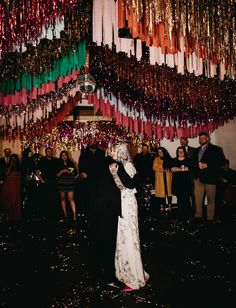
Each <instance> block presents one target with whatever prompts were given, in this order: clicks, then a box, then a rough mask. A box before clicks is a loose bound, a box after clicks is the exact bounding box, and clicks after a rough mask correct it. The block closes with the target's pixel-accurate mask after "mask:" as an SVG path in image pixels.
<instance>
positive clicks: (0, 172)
mask: <svg viewBox="0 0 236 308" xmlns="http://www.w3.org/2000/svg"><path fill="white" fill-rule="evenodd" d="M10 156H11V150H10V149H9V148H6V149H4V157H2V158H0V183H3V182H4V181H5V180H6V172H7V168H8V166H9V163H10Z"/></svg>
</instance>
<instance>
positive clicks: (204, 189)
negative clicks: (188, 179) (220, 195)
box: [193, 132, 225, 221]
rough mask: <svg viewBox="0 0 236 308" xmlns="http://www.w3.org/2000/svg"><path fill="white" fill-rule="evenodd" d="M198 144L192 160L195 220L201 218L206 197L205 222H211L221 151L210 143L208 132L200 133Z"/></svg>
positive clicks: (222, 163)
mask: <svg viewBox="0 0 236 308" xmlns="http://www.w3.org/2000/svg"><path fill="white" fill-rule="evenodd" d="M198 136H199V144H200V147H198V148H197V149H196V151H195V154H194V158H193V174H194V195H195V207H196V208H195V218H197V219H201V218H202V216H203V211H202V206H203V198H204V195H205V194H206V196H207V211H206V219H207V221H212V220H213V219H214V215H215V196H216V184H217V183H218V181H219V178H220V173H221V167H222V166H223V165H224V162H225V156H224V153H223V150H222V149H221V148H220V147H218V146H216V145H213V144H211V143H210V136H209V134H208V132H201V133H200V134H199V135H198Z"/></svg>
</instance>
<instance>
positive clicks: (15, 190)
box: [0, 154, 22, 221]
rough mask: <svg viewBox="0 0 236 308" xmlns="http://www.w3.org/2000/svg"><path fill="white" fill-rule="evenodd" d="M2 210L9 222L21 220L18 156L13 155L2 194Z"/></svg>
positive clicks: (19, 165) (0, 202)
mask: <svg viewBox="0 0 236 308" xmlns="http://www.w3.org/2000/svg"><path fill="white" fill-rule="evenodd" d="M0 204H1V209H2V211H3V213H4V216H5V219H6V220H7V221H18V220H20V219H21V217H22V215H21V164H20V159H19V157H18V156H17V155H16V154H11V156H10V161H9V164H8V167H7V170H6V174H5V181H4V183H3V186H2V190H1V193H0Z"/></svg>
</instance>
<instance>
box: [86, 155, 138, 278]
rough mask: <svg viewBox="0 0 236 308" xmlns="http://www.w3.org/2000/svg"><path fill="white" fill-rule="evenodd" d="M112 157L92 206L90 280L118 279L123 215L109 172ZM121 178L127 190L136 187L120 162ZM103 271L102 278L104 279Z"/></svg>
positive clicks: (96, 190) (107, 160)
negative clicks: (120, 218)
mask: <svg viewBox="0 0 236 308" xmlns="http://www.w3.org/2000/svg"><path fill="white" fill-rule="evenodd" d="M113 162H114V161H113V160H112V158H111V157H107V158H106V160H105V168H104V173H103V175H102V176H101V177H100V179H99V181H98V182H97V186H96V187H95V191H94V197H95V198H94V199H93V201H92V203H91V204H90V206H89V216H88V218H89V238H90V256H89V261H90V262H89V273H90V277H91V278H92V279H93V280H95V281H97V280H99V279H100V278H102V280H103V281H105V282H110V281H114V280H115V265H114V262H115V249H116V235H117V223H118V216H119V215H121V192H120V190H119V188H118V187H117V186H116V184H115V182H114V179H113V176H112V175H111V173H110V170H109V165H110V164H112V163H113ZM118 164H119V169H118V176H119V177H120V179H121V181H122V183H123V185H124V186H125V187H127V188H134V187H135V184H136V183H135V179H132V178H130V177H129V175H128V174H127V173H126V171H125V170H124V167H123V165H122V164H121V163H118ZM102 270H104V274H103V277H101V273H102Z"/></svg>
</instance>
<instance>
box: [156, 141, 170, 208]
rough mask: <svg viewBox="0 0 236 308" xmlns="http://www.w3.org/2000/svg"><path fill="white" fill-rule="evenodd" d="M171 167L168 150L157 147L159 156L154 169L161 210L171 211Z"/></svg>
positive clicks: (157, 196)
mask: <svg viewBox="0 0 236 308" xmlns="http://www.w3.org/2000/svg"><path fill="white" fill-rule="evenodd" d="M170 168H171V157H170V154H169V153H168V151H167V150H166V149H165V148H163V147H159V148H158V149H157V157H156V158H155V159H154V162H153V170H154V172H155V196H156V198H157V201H158V203H159V204H160V211H161V212H163V211H164V209H166V210H168V211H171V203H172V191H171V185H172V173H171V171H170ZM166 199H167V201H168V207H167V205H166Z"/></svg>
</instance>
